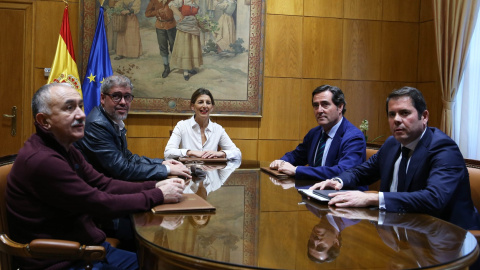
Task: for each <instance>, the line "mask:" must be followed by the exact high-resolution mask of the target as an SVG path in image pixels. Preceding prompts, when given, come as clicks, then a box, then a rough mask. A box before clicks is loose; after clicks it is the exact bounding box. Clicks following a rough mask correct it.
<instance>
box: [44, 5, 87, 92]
mask: <svg viewBox="0 0 480 270" xmlns="http://www.w3.org/2000/svg"><path fill="white" fill-rule="evenodd" d="M79 77H80V76H78V69H77V63H76V62H75V52H74V51H73V41H72V35H71V33H70V23H69V21H68V5H67V6H65V11H64V12H63V20H62V27H61V28H60V36H59V37H58V43H57V52H56V53H55V59H53V65H52V70H51V71H50V76H49V77H48V83H53V82H57V83H58V82H61V83H63V82H66V83H69V84H70V85H72V87H73V88H75V89H76V90H77V91H78V92H79V93H80V95H82V87H81V85H80V79H79Z"/></svg>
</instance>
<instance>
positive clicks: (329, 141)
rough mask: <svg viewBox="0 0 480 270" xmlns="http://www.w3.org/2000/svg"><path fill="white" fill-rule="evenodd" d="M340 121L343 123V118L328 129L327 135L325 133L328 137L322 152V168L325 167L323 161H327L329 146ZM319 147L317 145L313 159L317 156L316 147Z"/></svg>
mask: <svg viewBox="0 0 480 270" xmlns="http://www.w3.org/2000/svg"><path fill="white" fill-rule="evenodd" d="M342 121H343V117H342V118H340V121H338V123H336V124H335V125H334V126H333V127H332V128H331V129H330V131H328V133H327V136H328V137H327V141H326V142H325V148H324V150H323V156H322V166H325V161H326V160H327V155H328V150H330V145H332V141H333V138H334V137H335V134H336V133H337V130H338V128H339V127H340V125H341V124H342ZM323 132H325V131H323ZM319 145H320V144H318V145H317V150H315V157H316V156H317V151H318V146H319Z"/></svg>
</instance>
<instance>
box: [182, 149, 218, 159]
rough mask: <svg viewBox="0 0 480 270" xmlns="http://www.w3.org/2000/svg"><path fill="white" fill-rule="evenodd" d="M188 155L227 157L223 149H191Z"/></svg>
mask: <svg viewBox="0 0 480 270" xmlns="http://www.w3.org/2000/svg"><path fill="white" fill-rule="evenodd" d="M188 156H190V157H198V158H225V157H227V155H226V154H225V152H223V151H211V150H208V151H198V150H189V151H188Z"/></svg>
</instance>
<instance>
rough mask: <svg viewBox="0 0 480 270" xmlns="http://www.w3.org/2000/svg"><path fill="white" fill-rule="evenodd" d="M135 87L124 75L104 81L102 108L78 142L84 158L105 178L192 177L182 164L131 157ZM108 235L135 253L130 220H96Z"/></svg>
mask: <svg viewBox="0 0 480 270" xmlns="http://www.w3.org/2000/svg"><path fill="white" fill-rule="evenodd" d="M132 89H133V85H132V83H131V81H130V79H128V78H127V77H125V76H122V75H112V76H110V77H108V78H105V80H104V82H103V84H102V87H101V94H100V106H97V107H95V108H93V109H92V110H91V111H90V113H89V114H88V116H87V119H86V121H85V136H84V137H83V139H81V140H79V141H77V142H76V143H75V147H76V148H77V149H78V150H80V152H82V154H83V156H84V157H85V159H86V160H87V161H88V162H89V163H90V164H92V166H93V167H94V168H95V169H96V170H97V171H99V172H101V173H103V174H105V175H106V176H109V177H113V178H116V179H121V180H125V181H130V182H135V181H146V180H162V179H165V178H167V176H168V175H176V176H179V177H182V178H186V179H188V178H191V174H190V170H189V169H188V168H187V167H186V166H185V165H183V164H182V163H181V162H178V161H175V160H168V161H167V160H163V159H159V158H148V157H145V156H139V155H136V154H132V152H130V151H129V150H128V148H127V138H126V133H127V130H126V128H125V124H124V122H123V120H125V119H126V118H127V115H128V111H129V109H130V105H131V103H132V101H133V98H134V96H133V95H132ZM97 224H98V225H99V226H100V227H101V228H102V229H103V230H104V231H105V232H106V233H107V236H112V237H116V238H119V239H120V241H121V244H122V246H121V248H124V249H127V250H133V248H134V246H135V244H134V242H133V241H134V236H133V231H132V228H131V224H130V220H129V218H128V217H125V218H120V219H115V220H113V221H112V220H110V219H108V218H107V219H106V220H97Z"/></svg>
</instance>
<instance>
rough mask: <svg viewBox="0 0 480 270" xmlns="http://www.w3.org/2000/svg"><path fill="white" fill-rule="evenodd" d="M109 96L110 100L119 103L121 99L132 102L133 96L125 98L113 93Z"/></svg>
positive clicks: (128, 95) (127, 95)
mask: <svg viewBox="0 0 480 270" xmlns="http://www.w3.org/2000/svg"><path fill="white" fill-rule="evenodd" d="M109 96H111V97H112V100H113V101H115V102H120V100H122V97H123V98H124V99H125V101H126V102H131V101H132V100H133V95H130V94H126V95H125V96H122V94H121V93H113V94H110V95H109Z"/></svg>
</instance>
